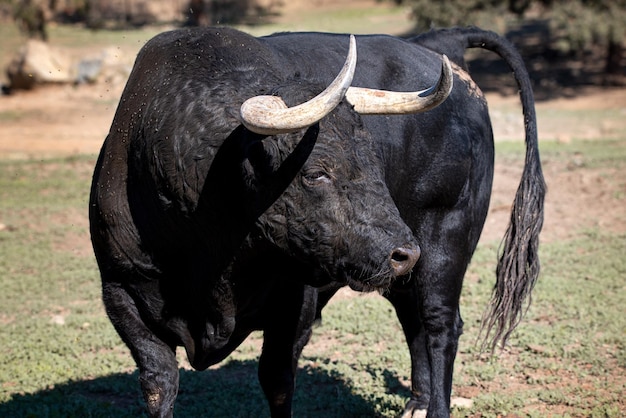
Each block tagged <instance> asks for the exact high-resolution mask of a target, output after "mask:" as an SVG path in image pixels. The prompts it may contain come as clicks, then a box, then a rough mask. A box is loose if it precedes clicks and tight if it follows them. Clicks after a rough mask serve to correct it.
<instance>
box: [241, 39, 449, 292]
mask: <svg viewBox="0 0 626 418" xmlns="http://www.w3.org/2000/svg"><path fill="white" fill-rule="evenodd" d="M355 67H356V47H355V39H354V37H353V36H351V37H350V50H349V53H348V59H347V60H346V63H345V64H344V67H343V69H342V70H341V72H340V74H339V75H338V76H337V77H336V79H335V80H334V81H333V82H332V83H331V84H330V86H329V87H328V88H326V89H325V90H324V91H323V92H322V93H320V94H319V95H317V96H316V97H314V98H313V99H311V100H310V101H307V102H305V103H302V104H300V105H297V106H294V107H288V106H287V105H286V104H285V102H284V101H283V99H281V98H280V97H278V96H256V97H253V98H251V99H249V100H247V101H246V102H245V103H244V104H243V105H242V106H241V111H240V112H241V119H242V121H243V124H244V125H245V126H246V128H247V129H248V130H250V131H252V132H255V133H257V134H260V135H263V136H264V137H265V138H266V139H264V140H263V141H262V144H263V148H264V151H265V153H266V154H267V155H278V156H279V158H278V159H279V160H281V161H284V159H285V158H286V155H285V154H289V153H290V152H291V150H293V149H294V148H295V146H296V144H299V145H302V142H304V141H307V139H306V138H309V139H308V141H311V138H313V140H312V144H315V146H312V145H311V147H310V149H309V151H308V153H307V158H306V160H305V161H304V162H303V164H302V165H301V167H302V168H301V169H300V170H299V174H298V177H296V178H295V179H294V181H292V182H291V184H290V185H289V187H287V188H286V189H285V191H284V193H282V194H281V195H280V198H278V199H277V200H276V201H275V202H274V204H273V205H272V206H271V207H270V208H269V209H268V210H267V211H266V212H265V213H264V214H263V216H261V217H260V218H259V221H258V222H259V223H260V224H261V228H260V229H261V230H262V231H263V234H264V235H265V237H266V238H267V239H269V240H271V241H272V242H273V243H275V244H276V245H277V246H278V247H279V248H281V249H282V250H284V251H286V252H288V253H289V254H291V255H295V256H296V257H298V258H300V259H302V260H304V261H305V262H308V263H310V264H311V265H312V266H313V267H315V268H316V269H318V270H319V273H321V274H322V275H323V276H324V277H327V278H331V279H334V280H340V281H345V282H347V283H348V284H350V286H351V287H353V288H355V289H358V290H373V289H384V288H386V287H388V286H389V285H390V283H391V281H392V280H393V279H395V278H396V277H398V276H403V275H407V274H409V273H410V272H411V270H412V268H413V266H414V265H415V263H416V262H417V260H418V258H419V256H420V248H419V246H418V244H417V243H416V242H415V238H414V236H413V234H412V232H411V230H410V229H409V227H408V226H407V225H406V224H405V223H404V221H403V220H402V218H401V217H400V214H399V212H398V209H397V208H396V206H395V204H394V202H393V200H392V198H391V196H390V194H389V190H388V189H387V186H386V184H385V181H384V173H383V165H382V161H381V160H380V157H379V155H378V154H377V152H376V148H375V146H374V143H373V141H372V138H371V136H370V135H369V133H368V132H367V131H366V130H365V129H364V127H363V123H362V121H361V118H360V116H359V115H358V114H408V113H419V112H424V111H426V110H429V109H432V108H434V107H436V106H438V105H439V104H440V103H442V102H443V101H444V100H445V99H446V98H447V96H448V95H449V93H450V91H451V88H452V71H451V68H450V64H449V62H448V60H447V58H445V56H444V58H443V66H442V68H443V69H442V73H441V76H440V79H439V81H438V82H437V84H436V85H435V86H433V87H431V88H430V89H427V90H423V91H418V92H407V93H398V92H389V91H382V90H373V89H366V88H355V87H351V86H350V85H351V83H352V77H353V75H354V70H355ZM344 98H347V100H348V102H349V104H350V105H351V106H349V105H345V104H344V105H342V106H340V103H341V102H342V101H343V99H344ZM331 113H332V117H327V116H329V115H330V114H331ZM305 128H308V129H307V131H306V133H305V134H303V129H305ZM289 133H293V134H292V135H283V134H289ZM285 150H287V151H285ZM316 276H319V274H317V275H316Z"/></svg>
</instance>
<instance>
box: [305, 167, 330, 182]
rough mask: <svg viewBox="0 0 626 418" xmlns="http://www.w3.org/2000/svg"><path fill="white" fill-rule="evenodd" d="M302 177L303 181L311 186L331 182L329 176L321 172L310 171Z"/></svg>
mask: <svg viewBox="0 0 626 418" xmlns="http://www.w3.org/2000/svg"><path fill="white" fill-rule="evenodd" d="M303 177H304V181H305V182H306V183H308V184H311V185H316V184H323V183H330V182H331V178H330V175H329V174H328V173H327V172H325V171H323V170H312V171H309V172H305V173H304V175H303Z"/></svg>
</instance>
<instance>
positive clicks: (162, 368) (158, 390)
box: [103, 283, 178, 417]
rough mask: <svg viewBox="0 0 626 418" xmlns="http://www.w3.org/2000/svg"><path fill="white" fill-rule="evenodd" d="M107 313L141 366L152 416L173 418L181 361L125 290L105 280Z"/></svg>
mask: <svg viewBox="0 0 626 418" xmlns="http://www.w3.org/2000/svg"><path fill="white" fill-rule="evenodd" d="M103 300H104V304H105V307H106V310H107V314H108V315H109V318H110V319H111V322H112V323H113V325H114V326H115V329H116V330H117V332H118V333H119V335H120V337H121V338H122V340H123V341H124V342H125V343H126V345H127V346H128V348H129V349H130V351H131V353H132V356H133V358H134V360H135V362H136V363H137V367H138V368H139V382H140V384H141V391H142V393H143V397H144V400H145V402H146V405H147V409H148V413H149V414H150V416H151V417H172V416H173V413H174V402H175V400H176V395H177V393H178V362H177V361H176V353H175V350H174V348H172V347H170V346H169V345H168V344H166V343H165V342H163V341H162V340H161V339H159V338H158V337H157V336H156V335H155V334H154V333H153V332H152V331H150V330H149V329H148V327H146V325H145V324H144V322H143V320H142V319H141V317H140V315H139V312H138V310H137V306H136V305H135V302H134V301H133V300H132V298H131V297H130V295H129V294H128V293H127V292H126V290H125V289H124V288H123V287H121V286H120V285H117V284H111V283H104V285H103Z"/></svg>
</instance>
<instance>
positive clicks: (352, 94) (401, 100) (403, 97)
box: [346, 55, 453, 115]
mask: <svg viewBox="0 0 626 418" xmlns="http://www.w3.org/2000/svg"><path fill="white" fill-rule="evenodd" d="M442 59H443V62H442V64H441V75H440V76H439V81H437V84H435V85H434V86H432V87H430V88H428V89H426V90H421V91H415V92H396V91H387V90H375V89H368V88H362V87H350V88H349V89H348V92H347V93H346V99H348V101H349V102H350V104H352V105H353V106H354V110H356V111H357V112H359V113H361V114H363V115H404V114H409V113H420V112H425V111H427V110H430V109H433V108H435V107H437V106H439V105H440V104H441V103H443V101H444V100H446V98H447V97H448V95H449V94H450V92H451V91H452V83H453V81H452V68H451V67H450V61H449V60H448V57H446V56H445V55H443V56H442Z"/></svg>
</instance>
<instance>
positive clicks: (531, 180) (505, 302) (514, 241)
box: [461, 28, 546, 350]
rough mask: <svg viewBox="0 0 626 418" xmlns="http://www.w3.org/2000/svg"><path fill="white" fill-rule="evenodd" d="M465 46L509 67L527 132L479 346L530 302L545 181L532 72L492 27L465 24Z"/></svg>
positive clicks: (502, 336) (503, 331) (494, 338)
mask: <svg viewBox="0 0 626 418" xmlns="http://www.w3.org/2000/svg"><path fill="white" fill-rule="evenodd" d="M461 32H462V33H463V34H464V35H465V39H466V41H467V44H466V45H467V47H468V48H483V49H487V50H490V51H493V52H495V53H496V54H498V55H499V56H500V57H501V58H502V59H503V60H504V61H506V63H507V64H508V65H509V67H510V68H511V70H512V71H513V75H514V77H515V80H516V82H517V85H518V88H519V95H520V100H521V102H522V111H523V114H524V127H525V134H526V161H525V164H524V171H523V174H522V179H521V181H520V184H519V187H518V189H517V193H516V194H515V200H514V202H513V208H512V210H511V219H510V222H509V226H508V228H507V231H506V234H505V236H504V239H503V243H502V246H501V254H500V259H499V261H498V267H497V269H496V275H497V279H496V285H495V287H494V289H493V293H492V297H491V303H490V306H489V308H488V310H487V311H486V312H485V314H484V316H483V321H482V327H481V339H482V341H483V348H486V347H488V348H490V349H491V350H494V349H495V348H496V346H497V345H498V344H499V343H501V344H502V346H504V345H505V344H506V342H507V340H508V338H509V337H510V336H511V333H512V332H513V330H514V329H515V327H516V326H517V325H518V324H519V322H520V321H521V319H522V316H523V314H524V313H525V311H526V310H527V308H528V306H529V305H530V301H531V291H532V289H533V287H534V285H535V283H536V281H537V277H538V276H539V256H538V247H539V232H540V231H541V227H542V226H543V203H544V197H545V193H546V185H545V182H544V178H543V172H542V170H541V161H540V159H539V147H538V143H537V117H536V114H535V101H534V97H533V91H532V86H531V82H530V77H529V76H528V72H527V70H526V66H525V65H524V62H523V60H522V57H521V56H520V54H519V53H518V52H517V50H516V49H515V47H514V46H513V45H512V44H511V43H510V42H509V41H507V40H506V39H504V38H503V37H501V36H499V35H497V34H496V33H493V32H487V31H482V30H479V29H475V28H468V29H463V30H461Z"/></svg>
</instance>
